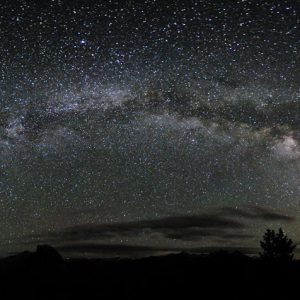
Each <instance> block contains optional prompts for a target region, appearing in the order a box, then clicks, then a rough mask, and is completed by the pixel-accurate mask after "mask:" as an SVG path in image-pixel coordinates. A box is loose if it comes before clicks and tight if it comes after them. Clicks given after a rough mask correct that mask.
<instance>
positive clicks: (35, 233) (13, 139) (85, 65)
mask: <svg viewBox="0 0 300 300" xmlns="http://www.w3.org/2000/svg"><path fill="white" fill-rule="evenodd" d="M0 38H1V44H0V65H1V69H0V153H1V155H0V225H1V235H0V237H1V244H0V245H1V247H0V253H1V254H2V255H6V254H7V253H10V252H16V251H20V250H24V249H28V248H31V247H34V246H35V245H36V244H38V243H42V242H43V243H50V244H52V245H53V246H56V247H57V248H58V249H61V251H62V253H67V254H66V255H87V256H102V255H108V256H109V255H121V256H122V255H129V256H130V255H131V254H130V251H129V253H128V249H131V250H132V255H147V254H149V253H150V254H153V253H162V252H169V251H171V252H172V251H181V250H192V251H195V252H205V251H209V250H211V249H219V248H227V249H244V250H245V252H247V253H256V252H257V248H258V246H259V239H260V237H261V235H262V234H263V232H264V231H265V229H266V228H267V227H271V228H277V227H279V226H282V227H283V228H284V229H285V230H286V231H287V232H288V234H289V235H290V236H291V237H292V238H293V239H294V240H295V241H296V242H297V241H298V235H299V233H298V230H299V225H300V224H299V221H300V220H299V217H298V213H299V209H300V203H299V196H300V190H299V179H300V177H299V176H300V172H299V170H300V169H299V167H300V133H299V126H300V118H299V117H300V102H299V101H300V88H299V79H300V73H299V70H300V61H299V58H300V55H299V54H300V53H299V49H300V45H299V43H300V13H299V3H297V1H295V0H294V1H292V0H290V1H288V0H285V1H246V0H244V1H243V0H241V1H147V0H144V1H134V0H131V1H117V0H116V1H110V0H108V1H67V0H65V1H64V0H52V1H33V0H31V1H29V0H25V1H2V4H1V8H0ZM122 246H124V247H123V248H122ZM107 248H108V249H110V251H111V252H110V253H107ZM122 249H123V250H124V251H123V250H122Z"/></svg>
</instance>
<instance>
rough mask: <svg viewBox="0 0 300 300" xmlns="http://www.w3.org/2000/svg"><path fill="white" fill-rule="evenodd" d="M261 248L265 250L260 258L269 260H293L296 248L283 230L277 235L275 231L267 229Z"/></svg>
mask: <svg viewBox="0 0 300 300" xmlns="http://www.w3.org/2000/svg"><path fill="white" fill-rule="evenodd" d="M260 246H261V248H262V249H263V252H262V253H260V257H261V258H262V259H267V260H270V259H271V260H274V259H275V260H292V259H293V256H294V254H293V251H294V249H295V247H296V245H294V243H293V241H292V240H291V239H290V238H288V236H287V235H286V234H284V232H283V230H282V229H281V228H279V230H278V232H277V233H276V232H275V231H274V230H271V229H267V231H266V232H265V234H264V236H263V240H262V241H261V242H260Z"/></svg>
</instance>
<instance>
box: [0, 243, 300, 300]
mask: <svg viewBox="0 0 300 300" xmlns="http://www.w3.org/2000/svg"><path fill="white" fill-rule="evenodd" d="M0 285H1V287H0V294H1V296H0V299H11V298H18V299H23V298H25V297H26V299H27V297H28V296H29V298H28V299H58V298H63V299H75V297H78V296H79V298H80V299H110V298H115V297H117V298H116V299H119V298H120V297H125V296H129V299H130V298H139V299H147V298H151V299H154V298H157V297H167V299H171V298H181V299H283V300H284V299H297V298H298V297H299V289H300V262H299V261H294V262H286V263H283V262H266V261H260V260H258V259H254V258H249V257H247V256H244V255H242V254H239V253H234V254H228V253H225V252H219V253H216V254H212V255H209V256H206V257H204V256H198V255H189V254H185V253H181V254H174V255H168V256H164V257H149V258H143V259H139V260H129V259H126V260H125V259H124V260H120V259H119V260H117V259H116V260H101V259H96V260H95V259H93V260H87V259H71V260H70V259H69V260H63V259H62V258H61V257H60V255H59V254H58V253H57V252H56V251H55V250H54V249H53V248H51V247H50V246H38V248H37V251H36V252H35V253H30V252H24V253H21V254H19V255H16V256H11V257H8V258H5V259H2V260H1V261H0Z"/></svg>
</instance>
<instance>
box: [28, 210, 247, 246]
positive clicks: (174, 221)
mask: <svg viewBox="0 0 300 300" xmlns="http://www.w3.org/2000/svg"><path fill="white" fill-rule="evenodd" d="M244 227H245V226H244V224H243V223H241V222H239V221H236V220H232V219H229V218H224V217H221V216H219V215H214V214H212V215H208V214H207V215H199V216H194V215H190V216H174V217H166V218H161V219H154V220H149V221H146V220H144V221H134V222H127V223H112V224H84V225H79V226H74V227H70V228H66V229H63V230H60V231H54V232H50V233H47V234H45V235H33V236H32V237H33V238H45V237H47V238H48V239H49V240H52V241H61V240H74V241H76V240H77V241H80V240H88V239H106V238H112V237H120V236H127V237H134V236H136V235H138V234H139V233H141V232H148V233H160V234H162V235H164V236H166V237H170V236H171V235H172V233H174V232H175V233H176V232H185V231H186V232H189V235H191V232H192V231H193V230H198V231H197V235H198V236H199V234H200V233H201V232H202V234H203V235H213V231H214V230H216V229H219V230H225V229H241V228H244ZM199 230H200V231H199ZM215 234H216V231H215Z"/></svg>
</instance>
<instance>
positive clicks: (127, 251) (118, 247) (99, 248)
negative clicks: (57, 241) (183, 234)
mask: <svg viewBox="0 0 300 300" xmlns="http://www.w3.org/2000/svg"><path fill="white" fill-rule="evenodd" d="M56 249H57V250H58V251H60V252H61V253H63V254H65V255H74V256H81V255H83V254H88V255H89V254H94V255H96V256H97V255H105V256H106V255H108V256H125V257H142V256H147V255H162V254H168V253H179V252H182V251H185V252H188V253H194V254H208V253H214V252H218V251H228V252H235V251H239V252H241V253H244V254H257V252H258V249H257V248H251V247H191V248H178V247H159V246H157V247H155V246H140V245H124V244H103V243H80V244H66V245H63V246H59V247H56Z"/></svg>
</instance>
